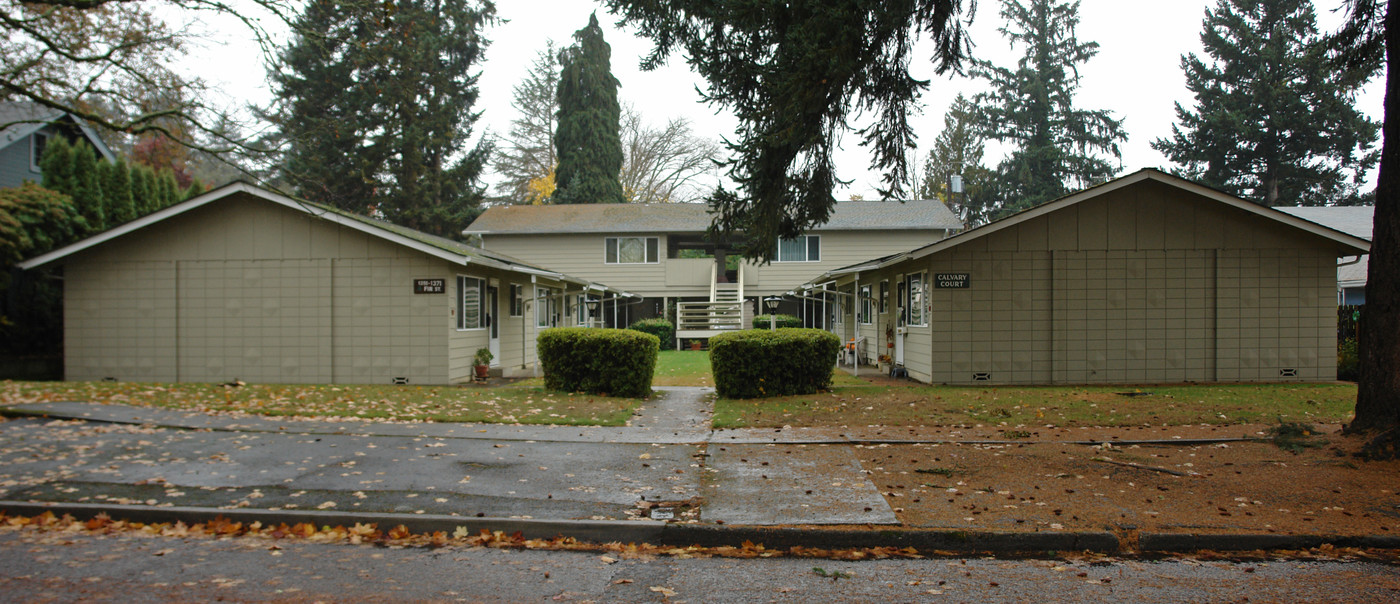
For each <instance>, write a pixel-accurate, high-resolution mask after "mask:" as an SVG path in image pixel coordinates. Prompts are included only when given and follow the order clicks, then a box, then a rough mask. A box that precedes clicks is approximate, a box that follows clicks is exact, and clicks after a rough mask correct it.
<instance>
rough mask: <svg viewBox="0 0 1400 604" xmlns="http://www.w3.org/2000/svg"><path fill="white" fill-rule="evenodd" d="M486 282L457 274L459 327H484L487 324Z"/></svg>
mask: <svg viewBox="0 0 1400 604" xmlns="http://www.w3.org/2000/svg"><path fill="white" fill-rule="evenodd" d="M487 308H488V307H487V306H486V282H485V281H482V280H481V279H477V278H476V277H463V276H461V275H458V276H457V329H483V328H485V327H486V325H487V321H488V319H487V317H486V312H487Z"/></svg>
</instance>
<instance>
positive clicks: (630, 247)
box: [603, 237, 661, 264]
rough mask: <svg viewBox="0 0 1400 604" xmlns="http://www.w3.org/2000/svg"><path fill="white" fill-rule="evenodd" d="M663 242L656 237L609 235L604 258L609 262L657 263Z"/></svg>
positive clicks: (605, 244)
mask: <svg viewBox="0 0 1400 604" xmlns="http://www.w3.org/2000/svg"><path fill="white" fill-rule="evenodd" d="M660 246H661V243H660V240H659V239H657V238H656V237H608V238H607V239H606V240H605V243H604V248H605V249H604V259H603V261H604V262H606V263H608V264H656V263H657V262H658V261H659V260H657V256H658V252H659V250H660V249H661V248H660Z"/></svg>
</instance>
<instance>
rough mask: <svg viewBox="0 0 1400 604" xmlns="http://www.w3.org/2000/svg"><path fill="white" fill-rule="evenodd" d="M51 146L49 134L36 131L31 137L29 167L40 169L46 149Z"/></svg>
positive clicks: (34, 169)
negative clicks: (40, 161)
mask: <svg viewBox="0 0 1400 604" xmlns="http://www.w3.org/2000/svg"><path fill="white" fill-rule="evenodd" d="M48 146H49V135H48V134H46V133H43V132H35V133H34V134H33V135H31V136H30V137H29V169H30V170H33V171H35V172H38V171H39V160H40V159H43V157H44V149H46V148H48Z"/></svg>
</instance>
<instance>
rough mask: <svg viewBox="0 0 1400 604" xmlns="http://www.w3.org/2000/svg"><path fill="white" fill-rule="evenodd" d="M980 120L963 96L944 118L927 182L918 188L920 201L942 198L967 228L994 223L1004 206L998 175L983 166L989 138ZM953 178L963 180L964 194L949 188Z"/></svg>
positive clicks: (927, 169) (925, 177)
mask: <svg viewBox="0 0 1400 604" xmlns="http://www.w3.org/2000/svg"><path fill="white" fill-rule="evenodd" d="M977 119H978V116H977V107H976V106H975V105H973V104H972V102H971V101H968V100H967V98H966V97H964V96H963V95H961V94H959V95H958V97H957V98H956V99H954V100H953V105H952V106H951V107H949V108H948V113H946V114H944V115H943V131H942V132H939V133H938V138H935V139H933V149H931V150H929V153H928V159H927V161H926V162H925V164H924V174H923V181H922V183H920V185H919V186H918V187H917V196H918V197H919V198H920V199H939V200H941V201H943V202H944V203H946V204H948V207H949V208H951V209H952V210H953V213H954V214H957V216H958V219H959V220H961V221H962V222H963V226H964V227H965V228H972V227H975V226H977V225H980V224H984V223H986V222H988V221H990V220H991V219H992V216H993V215H994V214H995V213H996V211H997V208H998V207H999V206H1000V202H999V200H998V199H997V191H996V173H995V172H992V171H991V170H988V169H987V168H986V166H984V165H983V164H982V154H983V152H984V151H985V148H986V139H985V138H984V136H983V135H982V132H981V130H980V128H979V127H978V121H977ZM953 175H958V176H960V177H961V178H962V189H963V190H962V192H961V193H954V192H953V191H951V190H950V188H949V183H950V182H951V180H952V177H953Z"/></svg>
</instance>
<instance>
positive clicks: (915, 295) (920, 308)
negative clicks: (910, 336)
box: [904, 272, 928, 327]
mask: <svg viewBox="0 0 1400 604" xmlns="http://www.w3.org/2000/svg"><path fill="white" fill-rule="evenodd" d="M924 282H925V279H924V273H922V272H919V273H914V274H911V275H905V277H904V283H905V288H904V291H905V295H906V296H908V299H907V300H905V301H904V302H905V304H904V308H905V309H906V310H905V312H907V313H908V324H909V325H913V326H917V327H924V326H927V325H928V317H927V316H925V314H926V313H925V312H924Z"/></svg>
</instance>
